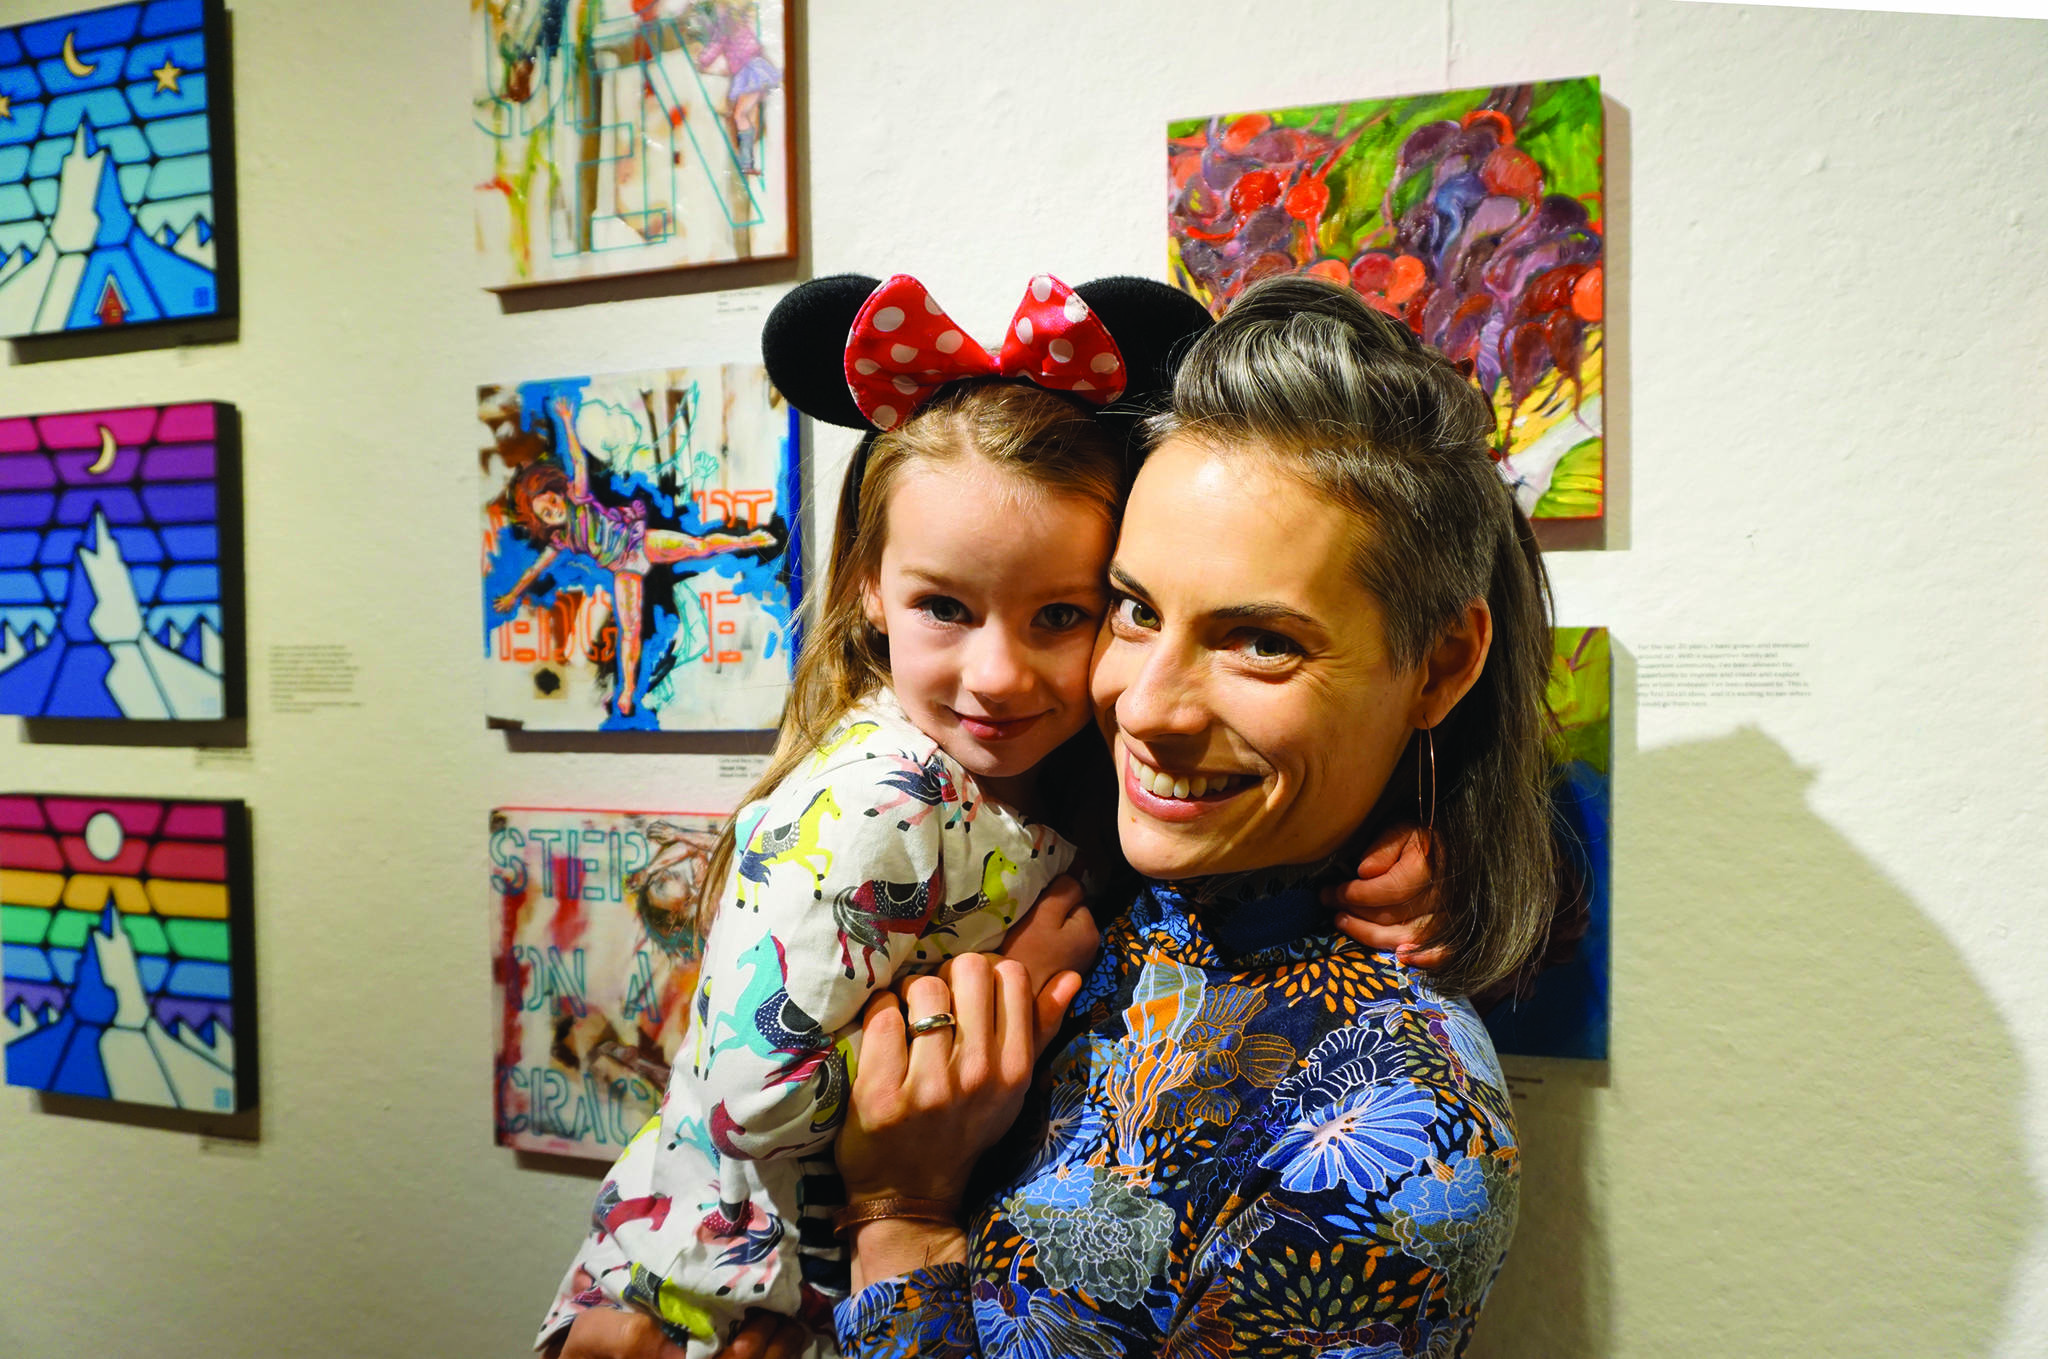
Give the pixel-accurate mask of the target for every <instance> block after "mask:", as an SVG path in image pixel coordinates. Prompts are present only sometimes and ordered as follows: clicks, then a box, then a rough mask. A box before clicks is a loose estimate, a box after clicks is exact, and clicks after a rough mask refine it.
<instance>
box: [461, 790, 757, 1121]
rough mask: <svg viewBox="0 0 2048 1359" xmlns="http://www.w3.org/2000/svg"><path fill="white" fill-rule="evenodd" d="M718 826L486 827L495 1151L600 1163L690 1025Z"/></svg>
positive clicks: (594, 815)
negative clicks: (700, 925) (699, 915)
mask: <svg viewBox="0 0 2048 1359" xmlns="http://www.w3.org/2000/svg"><path fill="white" fill-rule="evenodd" d="M723 820H724V818H723V817H721V816H705V815H697V814H691V813H682V814H673V813H653V812H603V811H553V810H543V809H540V808H533V807H506V808H501V809H499V810H497V811H494V812H492V813H491V847H490V852H491V976H492V985H493V987H494V990H495V994H496V997H497V1012H498V1057H497V1071H496V1074H495V1077H494V1081H495V1086H496V1090H497V1096H496V1128H497V1141H498V1144H499V1145H500V1146H506V1147H512V1148H514V1149H516V1150H519V1151H540V1152H550V1153H553V1154H555V1155H561V1156H584V1157H591V1158H596V1159H601V1160H607V1161H608V1160H611V1159H613V1158H614V1157H616V1156H617V1155H618V1154H619V1151H620V1149H621V1148H622V1147H623V1146H624V1145H625V1143H626V1140H627V1139H628V1138H630V1137H631V1136H632V1135H633V1134H634V1133H636V1132H638V1131H639V1130H640V1128H641V1125H642V1124H644V1123H646V1122H647V1120H648V1119H649V1118H652V1117H653V1116H654V1111H655V1107H656V1106H657V1105H658V1104H659V1103H660V1102H661V1096H662V1091H663V1090H665V1089H666V1088H667V1085H668V1066H669V1064H670V1062H671V1060H672V1059H673V1058H674V1056H675V1053H676V1049H677V1047H678V1045H679V1044H680V1043H681V1042H682V1037H683V1031H684V1030H685V1029H686V1028H687V1027H688V1022H689V1015H688V1008H689V998H690V995H691V992H692V991H693V990H694V989H695V987H696V984H697V962H698V957H699V946H700V944H701V942H702V941H701V940H700V939H699V937H698V935H697V933H696V931H695V929H694V928H693V926H692V923H691V922H692V921H693V920H694V918H695V911H696V909H697V902H698V897H699V894H700V893H701V891H702V890H703V883H704V869H705V866H706V864H707V863H708V862H709V860H710V857H711V849H712V846H713V845H714V844H715V843H716V842H717V837H718V827H719V824H720V823H721V822H722V821H723Z"/></svg>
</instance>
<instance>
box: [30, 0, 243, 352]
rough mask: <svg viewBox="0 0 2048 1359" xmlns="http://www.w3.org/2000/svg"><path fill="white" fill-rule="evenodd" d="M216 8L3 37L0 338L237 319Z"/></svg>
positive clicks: (191, 6) (98, 17) (194, 4)
mask: <svg viewBox="0 0 2048 1359" xmlns="http://www.w3.org/2000/svg"><path fill="white" fill-rule="evenodd" d="M226 32H227V30H226V27H225V19H224V17H223V11H222V9H221V6H220V4H219V2H218V0H149V3H145V4H130V5H114V6H111V7H109V8H106V9H92V10H83V11H80V12H77V13H73V14H63V15H59V16H58V17H56V18H54V19H44V20H40V21H38V22H36V23H31V24H21V25H18V26H16V27H13V28H7V29H0V336H11V337H19V336H26V335H47V334H51V333H54V332H61V331H81V330H95V329H99V328H101V327H111V326H133V325H141V324H145V323H148V322H158V321H179V320H191V319H200V318H216V317H231V316H233V315H234V314H235V293H236V287H235V257H234V223H233V211H232V198H233V183H234V179H233V164H232V144H233V139H232V132H233V123H232V121H231V118H230V111H229V106H228V90H227V81H226V66H227V62H226V55H227V38H226Z"/></svg>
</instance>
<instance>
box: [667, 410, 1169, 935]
mask: <svg viewBox="0 0 2048 1359" xmlns="http://www.w3.org/2000/svg"><path fill="white" fill-rule="evenodd" d="M970 456H971V457H978V458H980V459H981V460H982V461H984V462H986V463H988V464H989V465H990V466H992V467H995V468H997V469H998V470H1000V471H1003V472H1007V473H1009V474H1010V475H1011V476H1014V477H1016V478H1018V479H1020V480H1022V481H1024V482H1026V483H1028V484H1030V485H1031V486H1033V487H1035V488H1037V489H1038V490H1040V491H1041V492H1045V493H1049V494H1053V495H1067V496H1079V497H1081V498H1082V499H1085V500H1090V501H1093V502H1095V503H1096V504H1098V505H1100V506H1101V507H1102V510H1103V513H1105V514H1106V515H1108V516H1109V517H1110V521H1111V523H1112V525H1113V524H1114V523H1115V522H1116V519H1117V516H1118V515H1119V514H1120V513H1121V511H1122V509H1123V501H1124V491H1125V489H1126V488H1127V485H1128V482H1129V471H1128V468H1127V466H1126V462H1125V451H1124V441H1123V439H1122V438H1121V437H1120V436H1119V435H1118V434H1117V433H1115V432H1114V431H1112V430H1111V429H1110V428H1109V427H1107V426H1105V425H1104V424H1103V423H1101V422H1100V421H1099V420H1097V419H1096V418H1095V417H1094V416H1092V415H1090V414H1088V413H1087V412H1086V411H1085V410H1083V409H1082V408H1081V407H1080V406H1079V405H1077V404H1076V403H1075V402H1073V401H1072V400H1070V399H1068V398H1066V397H1063V396H1058V395H1055V394H1054V393H1052V392H1049V391H1046V390H1044V389H1043V388H1040V387H1033V386H1029V385H1026V384H1024V383H1020V382H1004V381H983V382H970V383H960V384H957V385H955V386H951V387H948V388H946V389H944V390H943V391H941V392H940V393H939V394H938V395H937V396H936V397H934V398H933V399H932V400H931V401H930V402H928V403H926V404H925V405H924V406H922V407H920V408H919V409H918V411H917V413H916V414H915V415H913V416H912V417H911V418H910V419H908V420H906V421H904V422H903V423H902V424H901V425H898V426H897V427H896V428H895V429H892V430H887V431H884V432H881V433H876V434H871V435H869V436H868V437H867V439H866V441H865V442H864V444H863V446H862V448H861V449H860V450H858V451H857V452H856V453H855V454H854V457H853V463H852V465H851V466H850V467H848V468H847V472H846V480H845V482H844V483H843V484H842V486H841V488H840V493H839V515H838V521H837V524H836V527H835V531H834V533H833V538H832V564H831V567H830V570H829V572H828V577H827V580H826V582H825V590H824V595H823V599H822V602H816V601H814V604H813V606H808V607H807V611H808V612H810V613H811V617H810V618H809V619H808V620H807V622H806V626H805V630H804V643H803V648H802V650H801V652H800V653H799V654H798V656H797V662H796V674H795V676H794V678H793V679H792V680H791V682H790V690H789V700H788V702H787V703H786V704H785V705H784V707H783V710H782V726H781V732H780V734H779V735H778V736H777V738H776V741H775V753H774V755H773V756H772V757H770V759H769V761H768V768H767V769H766V770H765V771H764V772H763V773H762V775H761V777H760V778H759V779H758V780H756V781H755V783H754V786H753V787H752V788H749V789H748V790H747V795H746V797H745V798H743V799H742V800H741V803H740V805H741V806H743V807H744V806H746V805H747V804H748V803H751V802H754V801H756V800H758V799H760V798H763V797H766V796H767V795H768V794H769V793H771V792H773V791H774V790H775V788H776V787H777V786H779V785H780V784H781V783H782V781H783V780H784V779H786V778H788V777H789V775H790V774H791V773H792V772H793V771H794V770H795V769H796V767H797V766H798V765H799V764H800V763H802V762H803V761H804V760H805V759H806V758H808V757H809V756H810V755H811V754H812V753H813V752H815V751H816V750H817V749H818V748H819V747H820V746H822V745H823V744H824V743H825V741H826V740H827V739H828V738H829V737H830V736H831V734H832V729H833V727H835V726H836V725H838V723H839V721H840V719H841V718H843V717H845V716H846V714H847V713H848V712H849V711H851V710H852V709H853V708H854V707H855V706H856V705H857V704H859V703H860V702H861V701H862V700H863V699H866V698H867V697H868V696H869V695H870V694H872V693H874V692H875V691H876V690H877V689H879V688H881V687H882V686H883V685H885V684H887V683H888V682H889V639H888V638H886V637H884V636H883V635H882V633H881V632H880V631H879V630H878V629H876V628H875V626H874V625H873V624H872V623H870V622H869V621H868V616H867V607H866V594H867V588H868V586H869V584H870V583H872V582H873V581H874V580H875V579H876V578H877V577H878V576H879V575H880V573H881V568H882V549H883V547H884V546H885V545H886V543H887V539H888V532H889V499H890V496H891V493H892V492H893V491H894V490H895V487H896V483H897V482H898V481H899V480H900V479H901V478H902V476H903V473H904V471H905V469H906V468H909V467H913V466H920V465H921V466H943V465H945V464H947V463H951V462H955V461H958V460H959V459H961V458H965V457H970ZM989 527H990V531H991V532H1000V531H1001V526H1000V525H996V524H992V525H990V526H989ZM1090 735H1091V734H1090V733H1087V732H1083V733H1082V736H1083V738H1088V737H1089V736H1090ZM733 824H734V822H733V820H728V821H727V822H726V824H725V827H724V829H723V830H721V831H720V832H719V835H718V844H717V847H716V848H715V849H713V850H712V852H711V862H710V864H709V865H708V867H707V869H706V872H705V878H704V883H705V891H704V894H703V896H702V897H700V898H699V901H698V907H697V920H698V927H699V928H700V929H702V930H709V929H710V927H711V918H712V916H713V915H715V914H716V912H717V907H718V901H719V898H720V897H721V896H722V895H723V894H724V891H725V882H726V877H727V875H728V874H729V872H730V871H731V868H732V858H733V854H734V853H735V851H736V849H737V846H736V845H735V843H734V836H733Z"/></svg>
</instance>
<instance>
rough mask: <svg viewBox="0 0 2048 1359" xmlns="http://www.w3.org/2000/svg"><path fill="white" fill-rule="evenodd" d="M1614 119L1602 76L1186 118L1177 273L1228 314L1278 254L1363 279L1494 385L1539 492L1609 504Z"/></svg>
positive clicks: (1528, 491) (1521, 485)
mask: <svg viewBox="0 0 2048 1359" xmlns="http://www.w3.org/2000/svg"><path fill="white" fill-rule="evenodd" d="M1603 126H1604V125H1603V122H1602V118H1601V109H1600V82H1599V81H1598V79H1596V78H1593V77H1586V78H1584V79H1579V80H1553V81H1544V82H1540V83H1537V84H1533V85H1502V86H1496V87H1494V88H1491V89H1477V90H1453V91H1450V92H1448V93H1444V94H1418V95H1407V96H1403V97H1400V98H1394V99H1357V100H1351V101H1349V102H1346V103H1342V104H1318V105H1312V106H1309V107H1305V108H1291V109H1276V110H1271V111H1268V112H1252V113H1236V114H1223V115H1218V116H1215V117H1208V118H1188V119H1182V120H1180V121H1177V122H1173V123H1169V124H1168V126H1167V161H1168V166H1169V175H1170V185H1169V189H1168V195H1169V201H1168V211H1167V220H1168V235H1169V241H1168V247H1167V248H1168V258H1169V265H1170V267H1171V269H1172V271H1173V272H1172V277H1173V280H1174V282H1175V283H1176V284H1177V285H1178V286H1180V287H1182V288H1184V289H1186V290H1187V291H1188V292H1190V293H1192V294H1193V295H1194V296H1196V297H1198V298H1201V299H1202V300H1203V301H1204V302H1206V303H1208V304H1209V307H1210V309H1211V310H1212V311H1214V312H1215V313H1216V314H1217V315H1219V316H1220V315H1222V313H1223V310H1224V308H1225V307H1227V306H1228V305H1229V304H1230V301H1231V299H1232V298H1234V297H1236V296H1237V295H1238V294H1239V293H1240V292H1242V291H1244V289H1245V288H1246V287H1247V286H1248V285H1250V284H1252V283H1254V282H1257V281H1258V280H1259V279H1262V278H1269V277H1272V276H1274V275H1279V274H1295V273H1309V274H1314V275H1316V276H1318V277H1320V278H1325V279H1328V280H1330V281H1331V282H1333V283H1337V284H1341V285H1345V286H1348V287H1351V288H1353V289H1356V290H1357V292H1358V294H1359V295H1360V296H1361V297H1363V298H1364V299H1365V300H1366V301H1367V302H1368V303H1370V304H1371V305H1372V306H1373V307H1375V308H1377V309H1379V310H1380V311H1382V312H1385V313H1387V314H1388V315H1390V316H1394V317H1398V318H1399V319H1400V320H1401V321H1403V322H1405V323H1406V324H1407V325H1408V327H1409V328H1410V329H1411V330H1413V331H1414V332H1415V333H1416V334H1418V335H1420V336H1421V337H1422V338H1423V339H1424V340H1425V341H1427V342H1428V343H1429V344H1430V345H1432V346H1434V347H1435V348H1437V349H1438V350H1441V351H1442V352H1443V353H1444V354H1445V355H1446V356H1447V357H1449V358H1450V359H1451V361H1452V362H1454V363H1456V364H1457V365H1458V367H1459V368H1460V369H1462V370H1463V371H1464V372H1465V373H1467V374H1468V375H1470V376H1471V378H1472V380H1473V382H1475V383H1476V384H1478V387H1479V390H1480V391H1482V392H1484V393H1485V394H1486V395H1487V396H1488V397H1489V398H1490V399H1491V400H1492V402H1493V408H1494V417H1495V427H1496V435H1495V439H1494V453H1495V456H1496V458H1497V459H1498V460H1499V463H1500V471H1501V475H1502V476H1503V477H1504V478H1506V479H1507V481H1508V483H1509V485H1511V486H1513V487H1514V488H1515V496H1516V499H1517V500H1519V501H1520V502H1521V505H1522V508H1523V509H1524V510H1525V511H1527V512H1528V513H1529V514H1530V515H1531V516H1532V517H1533V518H1537V519H1598V518H1600V517H1601V515H1602V514H1603V513H1604V509H1605V494H1606V492H1605V485H1606V462H1605V455H1604V453H1603V448H1604V444H1603V429H1604V426H1603V422H1602V412H1601V391H1602V387H1601V372H1602V357H1603V352H1604V343H1605V336H1606V331H1605V327H1604V326H1603V324H1602V317H1603V298H1602V280H1603V276H1604V270H1603V264H1604V257H1605V249H1604V245H1605V241H1604V237H1603V222H1602V201H1603V199H1602V195H1603V192H1604V189H1603V168H1602V155H1603V151H1602V144H1603V143H1602V138H1603Z"/></svg>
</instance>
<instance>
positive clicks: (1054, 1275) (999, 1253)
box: [835, 885, 1519, 1359]
mask: <svg viewBox="0 0 2048 1359" xmlns="http://www.w3.org/2000/svg"><path fill="white" fill-rule="evenodd" d="M1328 919H1329V912H1328V909H1327V908H1326V907H1323V906H1322V905H1321V904H1320V903H1319V902H1318V901H1317V899H1316V897H1315V895H1314V893H1313V892H1312V891H1310V890H1308V889H1306V888H1295V889H1291V890H1286V891H1282V892H1279V893H1277V894H1273V895H1269V896H1265V897H1261V898H1258V899H1256V900H1249V901H1240V902H1236V903H1232V904H1227V905H1203V906H1200V907H1197V906H1195V905H1193V904H1191V902H1190V901H1189V899H1188V898H1187V897H1186V896H1185V895H1183V894H1182V893H1181V892H1180V891H1178V890H1176V889H1175V888H1173V887H1171V886H1165V885H1155V886H1152V887H1150V888H1148V889H1147V890H1146V892H1145V894H1144V895H1143V896H1141V897H1140V899H1139V900H1138V902H1137V904H1136V905H1135V906H1133V907H1132V909H1131V912H1130V914H1129V915H1128V916H1126V917H1125V918H1124V919H1123V920H1121V921H1119V922H1117V924H1116V925H1114V926H1113V927H1112V928H1111V929H1110V931H1109V932H1108V935H1107V937H1106V939H1105V940H1104V946H1103V953H1102V957H1101V959H1100V961H1098V962H1097V964H1096V966H1095V968H1094V970H1093V972H1092V973H1091V975H1090V977H1089V979H1088V982H1087V984H1086V986H1085V987H1084V988H1083V989H1082V992H1081V995H1080V997H1079V998H1078V999H1077V1000H1076V1001H1075V1003H1074V1009H1073V1014H1074V1016H1075V1020H1074V1021H1073V1022H1072V1024H1071V1028H1072V1029H1074V1030H1077V1031H1075V1032H1072V1036H1071V1037H1070V1038H1063V1046H1061V1047H1060V1048H1059V1050H1058V1055H1057V1057H1056V1058H1055V1059H1054V1061H1053V1064H1052V1068H1051V1089H1050V1094H1049V1097H1048V1098H1046V1099H1043V1100H1040V1101H1037V1102H1035V1105H1034V1109H1033V1110H1032V1111H1029V1112H1027V1114H1026V1116H1025V1119H1024V1120H1022V1121H1020V1132H1019V1134H1017V1135H1015V1136H1013V1138H1012V1139H1011V1140H1010V1142H1008V1143H1006V1144H1005V1145H1004V1146H1002V1147H999V1148H997V1150H996V1151H995V1152H994V1153H992V1154H991V1157H990V1158H989V1159H988V1160H985V1161H984V1165H983V1170H984V1171H988V1170H990V1169H991V1167H992V1166H994V1167H995V1168H996V1170H997V1172H998V1173H997V1174H996V1175H995V1181H996V1185H997V1187H995V1188H994V1189H993V1192H989V1193H987V1194H986V1196H985V1198H983V1199H981V1200H980V1201H981V1202H982V1206H981V1207H980V1209H979V1210H978V1211H977V1212H976V1214H975V1216H974V1218H973V1221H972V1223H971V1225H970V1229H969V1237H968V1255H969V1258H968V1260H967V1261H966V1262H965V1263H949V1264H941V1265H934V1266H930V1267H927V1268H925V1269H920V1270H917V1271H915V1272H914V1273H911V1274H908V1275H905V1276H903V1277H901V1278H897V1279H890V1280H885V1281H883V1282H881V1283H876V1284H872V1285H870V1286H869V1287H867V1288H866V1289H864V1290H862V1291H861V1292H860V1293H857V1294H855V1295H854V1296H853V1297H851V1298H849V1299H847V1300H846V1301H845V1302H843V1303H841V1304H840V1305H839V1307H838V1309H837V1313H836V1317H835V1320H836V1322H837V1328H838V1338H839V1344H840V1348H841V1349H842V1350H843V1351H844V1352H845V1354H846V1355H848V1356H849V1357H850V1359H851V1357H852V1356H870V1355H873V1356H880V1355H918V1356H970V1355H981V1356H988V1357H989V1359H1013V1357H1014V1359H1027V1357H1028V1359H1062V1357H1063V1356H1080V1357H1082V1359H1087V1357H1089V1356H1117V1355H1128V1354H1154V1353H1156V1354H1159V1355H1161V1356H1204V1357H1205V1359H1223V1356H1226V1355H1233V1354H1240V1353H1241V1354H1250V1355H1311V1354H1313V1355H1334V1356H1342V1357H1343V1359H1408V1357H1409V1356H1418V1355H1428V1356H1449V1355H1456V1354H1459V1353H1462V1352H1463V1350H1464V1348H1465V1345H1466V1342H1467V1340H1468V1339H1469V1337H1470V1333H1471V1329H1472V1324H1473V1321H1474V1319H1475V1318H1476V1317H1477V1316H1478V1314H1479V1308H1480V1304H1481V1303H1482V1302H1483V1301H1484V1300H1485V1298H1486V1293H1487V1290H1488V1289H1489V1288H1490V1287H1491V1286H1492V1283H1493V1279H1494V1276H1495V1274H1496V1273H1498V1272H1499V1269H1500V1264H1501V1260H1502V1258H1503V1256H1504V1255H1505V1253H1506V1251H1507V1244H1508V1238H1509V1236H1510V1235H1512V1234H1513V1231H1514V1225H1515V1206H1516V1191H1517V1187H1518V1184H1519V1180H1518V1165H1517V1159H1516V1145H1515V1132H1514V1119H1513V1114H1512V1113H1511V1111H1510V1110H1509V1107H1508V1096H1507V1091H1506V1081H1505V1080H1504V1079H1503V1078H1502V1076H1501V1071H1500V1066H1499V1063H1498V1061H1497V1059H1496V1058H1495V1056H1494V1052H1493V1046H1492V1044H1491V1042H1490V1041H1489V1040H1488V1039H1487V1036H1486V1030H1485V1028H1484V1027H1482V1026H1481V1024H1480V1022H1479V1020H1478V1018H1477V1017H1476V1016H1475V1015H1474V1014H1473V1012H1472V1009H1471V1007H1470V1006H1468V1005H1466V1004H1465V1003H1464V1002H1463V1001H1459V1000H1447V999H1445V998H1444V997H1442V996H1440V995H1438V994H1437V993H1436V992H1435V991H1434V990H1432V989H1431V987H1430V986H1429V983H1428V982H1427V981H1426V980H1425V978H1424V977H1423V976H1422V974H1420V973H1418V972H1414V971H1411V970H1409V969H1407V968H1404V967H1402V966H1400V965H1399V964H1398V963H1396V962H1395V961H1394V960H1393V958H1392V956H1391V955H1388V954H1382V953H1374V952H1370V951H1368V950H1366V949H1364V948H1361V947H1359V946H1358V945H1357V944H1354V943H1352V942H1350V941H1349V940H1347V939H1344V938H1343V937H1342V936H1339V935H1335V934H1328V933H1322V932H1321V931H1323V930H1325V929H1326V928H1327V925H1328ZM1005 1157H1007V1158H1008V1159H1007V1160H1005V1159H1004V1158H1005Z"/></svg>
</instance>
